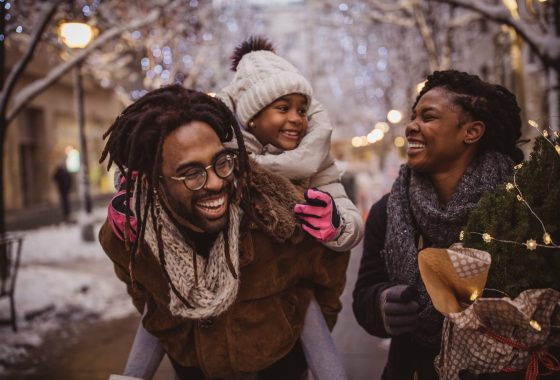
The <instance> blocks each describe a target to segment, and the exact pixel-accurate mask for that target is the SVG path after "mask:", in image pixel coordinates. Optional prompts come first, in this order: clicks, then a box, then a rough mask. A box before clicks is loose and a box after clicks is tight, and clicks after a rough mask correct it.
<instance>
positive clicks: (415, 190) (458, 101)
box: [353, 70, 523, 380]
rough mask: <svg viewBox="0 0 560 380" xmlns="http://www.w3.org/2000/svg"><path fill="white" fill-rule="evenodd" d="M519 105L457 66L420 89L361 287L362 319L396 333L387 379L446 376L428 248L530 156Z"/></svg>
mask: <svg viewBox="0 0 560 380" xmlns="http://www.w3.org/2000/svg"><path fill="white" fill-rule="evenodd" d="M519 114H520V109H519V106H518V105H517V102H516V100H515V97H514V96H513V94H512V93H511V92H509V91H508V90H507V89H506V88H504V87H502V86H499V85H493V84H490V83H486V82H484V81H482V80H480V78H478V77H477V76H475V75H470V74H467V73H463V72H458V71H454V70H450V71H436V72H434V73H433V74H432V75H430V76H429V77H428V79H427V82H426V84H425V86H424V88H423V89H422V91H421V92H420V94H419V95H418V97H417V98H416V101H415V103H414V105H413V107H412V117H411V120H410V122H409V123H408V125H407V126H406V138H407V142H408V147H407V163H406V164H405V165H403V166H402V167H401V170H400V173H399V177H398V178H397V179H396V181H395V183H394V184H393V187H392V189H391V192H390V194H387V195H385V196H384V197H383V198H382V199H381V200H380V201H379V202H377V203H376V204H374V205H373V207H372V209H371V211H370V213H369V216H368V219H367V222H366V234H365V240H364V253H363V257H362V262H361V266H360V271H359V274H358V281H357V282H356V287H355V289H354V294H353V296H354V304H353V308H354V314H355V315H356V318H357V320H358V322H359V323H360V325H362V327H364V329H365V330H367V331H368V332H369V333H370V334H372V335H375V336H379V337H391V338H392V339H391V348H390V351H389V358H388V361H387V365H386V367H385V370H384V376H383V379H386V380H391V379H399V380H407V379H413V378H416V379H419V380H431V379H434V380H435V379H437V378H438V377H437V374H436V372H435V369H434V364H433V363H434V358H435V356H436V354H437V353H438V352H439V347H440V340H441V328H442V321H443V317H442V315H441V314H439V313H438V312H437V311H436V310H435V309H434V307H433V305H432V303H431V300H430V298H429V296H428V294H427V292H426V288H425V286H424V284H423V283H422V281H421V279H420V276H419V270H418V261H417V256H418V251H419V250H421V249H422V248H425V247H428V246H433V247H445V248H447V247H449V246H450V245H451V244H453V243H455V242H456V241H458V239H459V232H460V230H461V228H462V226H463V225H465V224H466V221H467V219H468V216H469V213H470V211H471V210H472V209H473V208H474V206H475V205H476V204H477V203H478V200H479V199H480V197H481V196H482V193H484V192H485V191H487V190H491V189H493V188H494V187H495V186H496V185H497V184H499V183H502V182H504V181H505V180H506V178H507V177H508V176H509V175H510V174H511V173H512V172H513V165H514V164H515V163H518V162H520V161H521V160H522V159H523V154H522V152H521V150H520V149H519V148H518V147H517V146H516V144H517V141H518V139H519V138H520V136H521V119H520V116H519ZM415 376H416V377H415Z"/></svg>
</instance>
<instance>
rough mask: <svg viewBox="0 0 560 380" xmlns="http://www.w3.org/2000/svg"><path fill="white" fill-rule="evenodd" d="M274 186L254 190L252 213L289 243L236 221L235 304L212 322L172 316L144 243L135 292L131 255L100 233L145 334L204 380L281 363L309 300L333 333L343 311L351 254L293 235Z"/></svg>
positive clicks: (282, 196)
mask: <svg viewBox="0 0 560 380" xmlns="http://www.w3.org/2000/svg"><path fill="white" fill-rule="evenodd" d="M254 177H255V175H254V176H253V178H254ZM271 178H272V177H271ZM257 179H258V178H257ZM272 181H273V182H271V179H270V178H265V180H264V181H263V182H261V183H259V184H257V186H260V189H259V190H260V191H259V194H258V195H256V196H255V197H253V201H254V202H256V204H255V208H254V210H256V213H257V214H258V215H260V216H261V217H262V219H263V220H264V221H265V222H267V223H269V224H268V225H270V223H272V224H274V226H275V228H276V230H278V231H281V230H283V231H284V233H285V231H291V237H289V238H288V239H287V240H286V241H285V242H284V243H277V242H274V241H273V240H272V239H271V238H270V237H269V236H268V235H266V234H265V233H264V232H263V231H261V230H260V229H259V228H257V226H256V225H255V224H254V223H252V222H250V221H248V219H247V218H244V219H243V220H242V222H241V228H240V229H241V237H240V238H241V245H240V285H239V292H238V295H237V299H236V301H235V302H234V303H233V305H232V306H231V307H230V308H229V309H228V310H227V311H226V312H225V313H223V314H221V315H219V316H218V317H215V318H213V319H212V320H191V319H186V318H183V317H179V316H174V315H172V314H171V313H170V311H169V309H168V304H169V285H168V283H167V280H166V279H165V277H164V275H163V272H162V270H161V267H160V264H159V262H158V260H157V259H156V258H155V256H154V255H153V254H151V252H149V251H148V250H149V248H148V247H147V245H146V244H145V245H144V247H143V252H142V254H141V255H140V256H139V257H137V258H136V261H135V270H134V275H135V279H136V281H137V284H139V286H137V287H136V288H134V289H133V288H132V287H131V285H130V284H131V282H130V277H129V271H128V268H129V257H130V254H129V253H128V252H127V251H126V249H125V247H124V244H123V242H122V241H120V240H119V239H118V238H117V237H116V236H115V235H114V234H113V232H112V230H111V227H110V226H109V225H108V224H107V223H105V224H104V225H103V227H102V229H101V231H100V234H99V240H100V242H101V245H102V246H103V249H104V250H105V252H106V253H107V255H108V256H109V258H110V259H111V260H112V261H113V262H114V264H115V272H116V274H117V276H118V277H119V278H120V279H121V280H122V281H124V282H125V283H126V284H127V290H128V293H129V294H130V296H131V297H132V299H133V302H134V305H135V306H136V308H137V309H138V311H140V312H142V311H143V310H144V305H147V312H146V314H145V316H144V317H143V324H144V327H145V328H146V330H147V331H149V332H150V333H152V334H153V335H155V336H156V337H158V339H159V340H160V342H161V343H162V345H163V347H164V349H165V351H166V352H167V354H168V355H170V356H171V357H172V358H173V360H175V361H176V362H177V363H178V364H180V365H182V366H185V367H198V368H200V369H201V370H202V371H203V372H204V374H205V375H206V377H208V378H223V379H236V378H239V377H240V376H241V375H242V374H243V373H252V372H257V371H259V370H262V369H264V368H266V367H268V366H270V365H271V364H273V363H275V362H276V361H278V360H280V359H281V358H282V357H283V356H284V355H286V354H287V353H288V352H289V351H290V350H291V349H292V347H293V346H294V345H295V343H296V341H297V339H298V337H299V335H300V333H301V329H302V326H303V320H304V315H305V311H306V309H307V306H308V304H309V301H310V299H311V297H312V296H313V295H315V297H316V299H317V301H318V303H319V304H320V305H321V308H322V311H323V314H324V316H325V319H326V321H327V324H328V325H329V327H330V328H331V329H332V328H333V327H334V324H335V322H336V317H337V314H338V312H339V311H340V310H341V308H342V305H341V303H340V300H339V297H340V295H341V293H342V290H343V288H344V284H345V280H346V277H345V274H346V267H347V265H348V259H349V252H346V253H341V252H334V251H330V250H328V249H326V248H325V247H324V246H323V245H321V244H320V243H318V242H316V241H315V240H314V239H313V238H311V237H310V236H308V235H307V234H303V233H302V232H301V231H300V230H299V229H297V228H295V219H293V217H292V214H293V212H292V210H293V207H292V206H289V205H291V204H293V202H295V199H291V200H286V197H292V195H293V193H291V195H290V192H287V191H286V188H285V187H284V185H282V181H280V182H281V183H280V185H278V184H276V183H274V182H275V181H276V180H275V179H274V178H273V179H272ZM271 184H272V186H270V185H271ZM269 186H270V187H269ZM263 187H265V188H266V187H269V188H267V189H263ZM292 189H293V188H292ZM267 192H268V194H267ZM275 200H278V202H276V201H275ZM287 205H288V206H287ZM287 207H291V208H289V209H288V208H287ZM278 218H280V219H281V220H279V219H278ZM267 219H268V221H267ZM286 219H287V220H286ZM290 224H293V225H292V226H290Z"/></svg>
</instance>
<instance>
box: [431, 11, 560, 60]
mask: <svg viewBox="0 0 560 380" xmlns="http://www.w3.org/2000/svg"><path fill="white" fill-rule="evenodd" d="M432 1H436V2H439V3H447V4H453V5H457V6H460V7H462V8H465V9H469V10H471V11H473V12H477V13H479V14H481V15H483V16H485V17H487V18H488V19H490V20H492V21H495V22H498V23H502V24H506V25H509V26H511V27H512V28H513V29H514V30H515V31H516V33H517V34H518V35H519V36H520V37H521V38H522V39H523V40H524V41H525V42H526V43H527V44H528V45H529V47H530V48H531V50H532V51H533V52H534V53H535V54H536V55H537V56H538V57H539V58H540V59H541V60H542V61H543V62H544V63H547V64H549V63H551V62H553V61H558V60H560V49H556V50H554V49H547V47H549V46H554V45H555V44H556V45H560V37H558V36H554V35H552V34H551V33H550V31H549V33H548V37H547V39H543V38H542V35H541V34H540V33H536V32H533V31H532V30H531V28H530V25H528V24H527V23H526V22H525V21H523V20H521V19H515V18H514V17H513V16H512V15H511V13H510V12H509V11H508V10H507V9H506V8H504V7H502V6H497V5H488V4H486V3H485V2H483V1H478V0H432Z"/></svg>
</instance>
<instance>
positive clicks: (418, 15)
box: [412, 1, 440, 71]
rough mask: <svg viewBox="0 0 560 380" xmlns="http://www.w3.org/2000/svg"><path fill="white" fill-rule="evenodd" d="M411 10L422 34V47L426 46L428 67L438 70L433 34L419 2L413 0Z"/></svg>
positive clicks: (438, 64) (438, 63)
mask: <svg viewBox="0 0 560 380" xmlns="http://www.w3.org/2000/svg"><path fill="white" fill-rule="evenodd" d="M412 10H413V12H414V21H415V22H416V27H417V28H418V31H419V32H420V36H422V41H424V47H425V48H426V52H427V53H428V59H429V61H430V69H431V70H432V71H434V70H438V69H439V68H440V62H439V60H438V52H437V48H436V44H435V42H434V36H433V34H432V31H431V29H430V27H429V26H428V23H427V22H426V18H425V17H424V13H423V11H422V8H420V4H418V2H417V1H416V2H414V4H413V6H412Z"/></svg>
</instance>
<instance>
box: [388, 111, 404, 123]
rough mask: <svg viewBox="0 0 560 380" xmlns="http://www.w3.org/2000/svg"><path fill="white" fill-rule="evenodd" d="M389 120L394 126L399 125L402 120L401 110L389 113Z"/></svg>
mask: <svg viewBox="0 0 560 380" xmlns="http://www.w3.org/2000/svg"><path fill="white" fill-rule="evenodd" d="M387 120H389V122H390V123H393V124H397V123H399V122H400V121H401V120H402V112H401V111H399V110H390V111H389V112H388V113H387Z"/></svg>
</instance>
